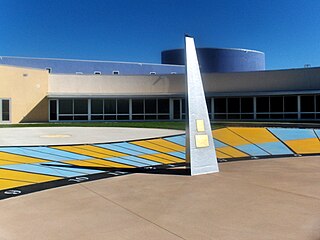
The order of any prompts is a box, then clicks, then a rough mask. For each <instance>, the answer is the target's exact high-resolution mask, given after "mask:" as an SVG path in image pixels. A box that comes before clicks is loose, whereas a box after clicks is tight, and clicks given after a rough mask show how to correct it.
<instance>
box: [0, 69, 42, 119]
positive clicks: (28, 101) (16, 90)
mask: <svg viewBox="0 0 320 240" xmlns="http://www.w3.org/2000/svg"><path fill="white" fill-rule="evenodd" d="M47 92H48V72H47V71H45V70H35V69H29V68H18V67H8V66H3V65H0V98H9V99H11V109H10V111H11V123H19V122H38V121H48V103H47V101H48V100H47V98H46V96H47Z"/></svg>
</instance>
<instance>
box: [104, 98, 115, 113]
mask: <svg viewBox="0 0 320 240" xmlns="http://www.w3.org/2000/svg"><path fill="white" fill-rule="evenodd" d="M116 113H117V102H116V99H105V100H104V114H116Z"/></svg>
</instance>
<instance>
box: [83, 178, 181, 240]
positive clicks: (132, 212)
mask: <svg viewBox="0 0 320 240" xmlns="http://www.w3.org/2000/svg"><path fill="white" fill-rule="evenodd" d="M79 185H80V186H81V187H83V188H85V189H87V190H89V191H90V192H92V193H94V194H96V195H98V196H100V197H102V198H103V199H105V200H107V201H108V202H111V203H113V204H114V205H117V206H118V207H120V208H122V209H124V210H126V211H127V212H129V213H131V214H133V215H135V216H137V217H139V218H141V219H143V220H144V221H147V222H149V223H151V224H153V225H155V226H157V227H159V228H161V229H162V230H164V231H166V232H168V233H170V234H172V235H174V236H176V237H178V238H181V239H183V240H187V239H185V238H183V237H181V236H179V235H178V234H176V233H174V232H172V231H170V230H169V229H167V228H165V227H162V226H160V225H159V224H157V223H155V222H152V221H150V220H149V219H147V218H145V217H143V216H141V215H140V214H138V213H135V212H134V211H132V210H130V209H128V208H126V207H124V206H122V205H120V204H119V203H116V202H115V201H113V200H111V199H109V198H107V197H105V196H103V195H102V194H100V193H98V192H96V191H94V190H92V189H90V188H88V187H87V186H85V185H83V184H81V183H80V184H79Z"/></svg>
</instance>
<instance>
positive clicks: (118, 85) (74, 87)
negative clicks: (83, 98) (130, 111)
mask: <svg viewBox="0 0 320 240" xmlns="http://www.w3.org/2000/svg"><path fill="white" fill-rule="evenodd" d="M183 91H184V76H182V75H172V76H171V75H170V76H165V75H164V76H112V75H98V76H97V75H60V74H53V75H50V76H49V94H66V95H68V94H69V95H72V94H101V95H132V94H134V95H149V94H168V93H177V92H183Z"/></svg>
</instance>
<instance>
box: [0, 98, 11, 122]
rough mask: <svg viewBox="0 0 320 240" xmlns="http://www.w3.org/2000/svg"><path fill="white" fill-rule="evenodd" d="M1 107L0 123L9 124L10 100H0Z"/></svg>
mask: <svg viewBox="0 0 320 240" xmlns="http://www.w3.org/2000/svg"><path fill="white" fill-rule="evenodd" d="M0 102H1V105H0V109H1V115H0V122H9V121H10V100H9V99H2V100H1V99H0Z"/></svg>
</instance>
